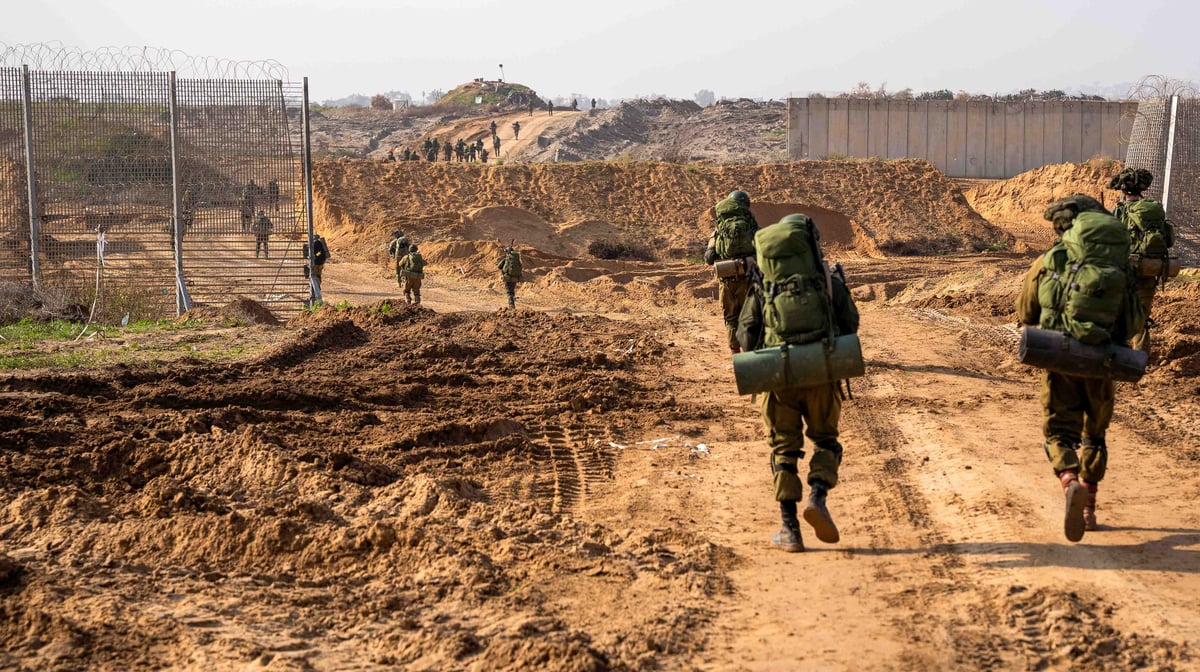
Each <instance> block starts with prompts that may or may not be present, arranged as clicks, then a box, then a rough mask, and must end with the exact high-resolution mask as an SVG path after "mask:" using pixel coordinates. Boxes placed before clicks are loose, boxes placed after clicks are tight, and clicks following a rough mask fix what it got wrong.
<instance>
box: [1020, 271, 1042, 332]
mask: <svg viewBox="0 0 1200 672" xmlns="http://www.w3.org/2000/svg"><path fill="white" fill-rule="evenodd" d="M1045 272H1046V264H1045V263H1044V262H1043V260H1042V257H1038V258H1037V259H1035V260H1034V262H1033V265H1032V266H1030V267H1029V270H1028V271H1026V272H1025V277H1024V278H1023V279H1022V280H1021V293H1020V294H1018V295H1017V303H1016V309H1017V320H1018V321H1019V322H1020V323H1021V324H1028V325H1031V326H1037V324H1038V322H1039V321H1040V320H1041V317H1042V305H1041V303H1039V302H1038V285H1039V284H1041V281H1042V274H1043V273H1045Z"/></svg>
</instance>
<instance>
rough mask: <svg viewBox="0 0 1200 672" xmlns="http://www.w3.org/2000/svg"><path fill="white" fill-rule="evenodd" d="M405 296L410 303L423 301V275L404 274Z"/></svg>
mask: <svg viewBox="0 0 1200 672" xmlns="http://www.w3.org/2000/svg"><path fill="white" fill-rule="evenodd" d="M404 298H405V300H407V301H408V302H409V303H416V304H420V303H421V276H419V275H406V276H404Z"/></svg>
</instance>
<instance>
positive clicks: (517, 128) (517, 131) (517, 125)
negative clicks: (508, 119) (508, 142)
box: [513, 103, 532, 140]
mask: <svg viewBox="0 0 1200 672" xmlns="http://www.w3.org/2000/svg"><path fill="white" fill-rule="evenodd" d="M531 104H532V103H531ZM520 139H521V122H519V121H514V122H513V140H520Z"/></svg>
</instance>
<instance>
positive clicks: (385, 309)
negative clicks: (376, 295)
mask: <svg viewBox="0 0 1200 672" xmlns="http://www.w3.org/2000/svg"><path fill="white" fill-rule="evenodd" d="M375 310H376V311H378V312H379V314H380V315H391V314H392V304H391V303H390V302H388V301H384V302H383V303H381V304H379V306H378V307H377V308H376V309H375Z"/></svg>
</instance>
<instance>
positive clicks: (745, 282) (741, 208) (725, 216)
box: [704, 190, 758, 353]
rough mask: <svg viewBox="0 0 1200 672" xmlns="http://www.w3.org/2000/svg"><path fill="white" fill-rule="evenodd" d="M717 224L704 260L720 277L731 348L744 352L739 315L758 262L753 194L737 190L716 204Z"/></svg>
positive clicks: (722, 312)
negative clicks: (755, 264)
mask: <svg viewBox="0 0 1200 672" xmlns="http://www.w3.org/2000/svg"><path fill="white" fill-rule="evenodd" d="M714 210H715V212H716V220H717V226H716V228H715V229H713V232H712V235H710V236H709V237H708V246H707V247H706V248H705V250H704V263H706V264H708V265H709V266H713V267H714V268H715V270H716V273H717V278H718V279H719V280H720V283H721V284H720V290H719V298H720V301H721V316H722V317H723V318H724V320H725V334H726V337H727V339H728V341H729V349H730V350H731V351H733V352H735V353H736V352H741V347H740V346H739V345H738V340H737V334H736V331H737V322H738V315H739V314H740V313H741V312H742V303H743V302H745V300H746V292H747V291H748V290H749V288H750V273H751V271H752V269H753V266H754V234H755V232H757V231H758V221H756V220H755V219H754V214H753V213H751V212H750V196H749V195H748V194H746V192H744V191H741V190H736V191H733V192H732V193H730V194H729V196H728V197H727V198H726V199H724V200H723V201H721V202H719V203H717V204H716V206H714Z"/></svg>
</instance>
